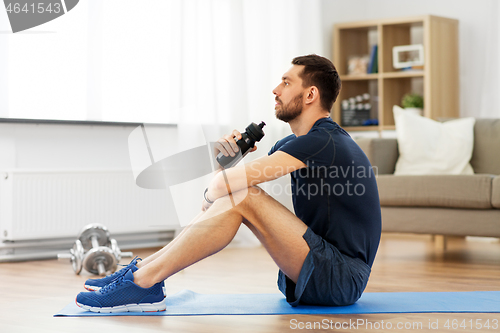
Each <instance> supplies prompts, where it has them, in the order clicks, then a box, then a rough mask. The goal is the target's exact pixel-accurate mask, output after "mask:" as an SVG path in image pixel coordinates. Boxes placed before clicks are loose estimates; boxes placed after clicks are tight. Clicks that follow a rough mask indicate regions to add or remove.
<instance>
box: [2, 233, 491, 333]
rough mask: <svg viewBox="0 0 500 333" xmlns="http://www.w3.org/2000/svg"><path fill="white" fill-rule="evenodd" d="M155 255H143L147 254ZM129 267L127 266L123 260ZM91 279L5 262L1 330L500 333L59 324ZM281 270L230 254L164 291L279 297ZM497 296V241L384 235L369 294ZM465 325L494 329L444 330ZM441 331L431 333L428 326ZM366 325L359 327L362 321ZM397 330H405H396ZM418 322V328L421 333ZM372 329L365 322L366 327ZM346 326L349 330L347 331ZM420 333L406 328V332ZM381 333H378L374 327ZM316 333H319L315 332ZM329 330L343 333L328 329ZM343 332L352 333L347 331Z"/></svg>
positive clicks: (141, 321)
mask: <svg viewBox="0 0 500 333" xmlns="http://www.w3.org/2000/svg"><path fill="white" fill-rule="evenodd" d="M153 250H154V249H148V250H138V251H136V252H135V254H138V255H140V256H143V257H144V256H147V255H148V254H149V253H151V252H152V251H153ZM123 261H126V260H123ZM89 276H90V275H89V274H88V273H85V274H83V273H82V275H80V276H77V275H75V274H74V273H73V271H72V269H71V268H70V265H69V263H63V262H58V261H56V260H47V261H37V262H25V263H4V264H0V281H1V288H0V332H2V333H13V332H30V333H31V332H33V333H42V332H47V333H49V332H50V333H54V332H64V333H69V332H71V333H72V332H85V333H88V332H110V333H111V332H120V333H123V332H196V333H203V332H288V331H307V332H312V331H313V330H307V329H302V330H300V329H293V327H294V325H293V324H291V321H292V323H299V322H302V323H303V324H304V325H306V324H307V322H321V321H322V320H323V319H327V320H328V321H330V320H332V322H333V323H336V322H339V323H344V322H349V321H351V322H352V321H358V320H360V321H361V320H363V321H364V322H365V323H366V322H370V323H371V324H370V325H372V328H371V329H370V326H368V327H366V326H363V325H361V326H360V327H358V329H357V330H355V331H356V332H364V331H366V332H371V331H379V332H380V331H387V330H384V329H382V327H386V326H387V325H388V323H389V322H390V323H391V325H392V327H393V329H392V330H391V331H392V332H407V331H412V330H414V331H417V330H418V331H419V332H431V331H432V332H445V331H446V332H448V331H461V332H470V331H474V332H479V331H488V332H500V328H497V329H493V327H491V323H492V321H493V320H498V321H500V314H487V313H476V314H460V313H459V314H452V313H450V314H380V315H336V316H323V315H321V316H189V317H163V316H162V317H92V318H61V317H58V318H54V317H52V316H53V314H55V313H56V312H58V311H59V310H61V309H62V308H63V307H64V306H66V305H67V304H68V303H69V302H72V301H73V300H74V298H75V296H76V294H77V293H78V292H80V291H82V290H83V287H82V285H83V282H84V281H85V280H86V279H87V278H88V277H89ZM276 276H277V268H276V266H275V264H274V263H273V261H272V260H271V259H270V258H269V257H268V255H267V253H266V252H265V250H263V249H262V248H251V249H241V248H228V249H225V250H223V251H221V252H220V253H218V254H216V255H215V256H213V257H211V258H208V259H206V260H204V261H202V262H199V263H198V264H196V265H194V266H192V267H190V268H187V269H185V270H184V271H182V272H180V273H179V274H177V275H176V276H174V277H172V278H171V279H169V280H168V281H167V293H169V294H173V293H175V292H177V291H180V290H182V289H191V290H193V291H196V292H199V293H276V292H278V291H277V288H276ZM473 290H500V243H498V242H495V243H487V242H469V241H465V240H463V239H454V240H452V241H450V242H449V243H448V250H447V251H446V252H443V251H442V250H439V249H436V247H435V244H434V243H433V241H432V239H431V237H430V236H411V235H390V234H389V235H388V234H385V235H383V237H382V242H381V245H380V250H379V253H378V255H377V259H376V261H375V264H374V266H373V271H372V275H371V278H370V282H369V283H368V287H367V289H366V292H382V291H383V292H394V291H473ZM454 319H455V320H456V321H457V322H458V323H461V322H462V321H463V320H464V319H465V320H466V323H467V324H468V323H469V320H471V319H472V320H473V322H474V323H475V322H476V320H477V319H480V320H481V322H483V323H485V322H486V320H488V319H489V320H490V329H489V330H488V329H482V330H475V329H472V330H471V329H464V328H460V327H459V328H458V329H456V330H453V329H451V328H450V329H446V328H445V327H444V325H445V323H446V321H447V320H450V323H451V322H452V321H453V320H454ZM436 321H437V322H438V325H439V329H438V330H432V329H429V327H428V326H429V322H432V323H435V322H436ZM360 323H361V322H360ZM398 323H401V324H400V325H399V326H402V325H403V326H402V327H403V328H402V329H400V330H398V329H395V328H396V327H397V326H398ZM418 323H421V328H422V329H417V327H418V328H420V327H419V326H418V325H419V324H418ZM365 325H367V324H365ZM344 326H345V325H344ZM405 326H406V327H407V328H410V327H412V326H414V327H415V328H414V329H413V328H411V329H405V328H404V327H405ZM377 327H378V328H379V329H378V330H377V329H376V328H377ZM314 331H321V330H319V329H316V330H314ZM324 331H325V332H332V331H339V332H341V331H343V330H338V329H335V328H328V329H325V330H324ZM344 331H353V330H352V329H346V330H344Z"/></svg>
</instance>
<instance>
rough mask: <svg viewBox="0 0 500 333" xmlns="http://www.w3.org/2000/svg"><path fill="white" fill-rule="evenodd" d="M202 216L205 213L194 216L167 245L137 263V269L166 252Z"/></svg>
mask: <svg viewBox="0 0 500 333" xmlns="http://www.w3.org/2000/svg"><path fill="white" fill-rule="evenodd" d="M203 214H205V212H200V213H199V214H198V215H196V216H195V217H194V219H193V221H192V222H191V223H190V224H188V225H187V226H185V227H184V229H182V231H181V232H180V233H179V234H178V235H177V236H176V237H175V238H174V239H172V240H171V241H170V242H169V243H168V244H167V245H165V246H164V247H162V248H161V249H159V250H158V251H156V252H155V253H153V254H152V255H150V256H148V257H147V258H144V259H142V261H140V262H138V263H137V267H138V268H141V267H144V266H145V265H147V264H149V263H150V262H152V261H153V260H155V259H156V258H158V257H159V256H161V255H162V254H163V253H164V252H166V251H167V250H168V249H169V248H170V247H171V246H172V245H173V244H175V242H177V241H178V240H179V239H180V238H181V237H182V235H183V234H184V233H186V232H187V230H188V229H189V228H190V227H191V226H192V225H193V224H194V223H195V222H196V221H197V220H198V219H200V217H201V216H203Z"/></svg>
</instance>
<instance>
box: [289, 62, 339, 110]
mask: <svg viewBox="0 0 500 333" xmlns="http://www.w3.org/2000/svg"><path fill="white" fill-rule="evenodd" d="M292 65H301V66H304V69H303V71H302V72H301V73H299V77H300V78H301V79H302V86H303V87H305V88H307V87H310V86H315V87H317V88H318V90H319V96H320V101H321V107H322V108H323V109H325V110H327V111H330V110H331V108H332V106H333V103H334V102H335V101H336V100H337V97H338V95H339V92H340V88H341V86H342V83H341V81H340V77H339V73H337V69H336V68H335V66H334V65H333V63H332V62H331V61H330V60H328V59H327V58H324V57H321V56H319V55H316V54H310V55H306V56H300V57H296V58H294V59H293V60H292Z"/></svg>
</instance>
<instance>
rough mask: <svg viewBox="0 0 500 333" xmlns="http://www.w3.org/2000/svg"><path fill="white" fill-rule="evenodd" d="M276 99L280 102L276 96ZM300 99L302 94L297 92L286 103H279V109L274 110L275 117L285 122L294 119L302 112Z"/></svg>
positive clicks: (301, 99)
mask: <svg viewBox="0 0 500 333" xmlns="http://www.w3.org/2000/svg"><path fill="white" fill-rule="evenodd" d="M276 101H278V102H280V104H281V100H280V99H279V98H278V97H276ZM302 101H303V96H302V94H300V93H299V94H298V95H297V96H295V97H294V98H293V100H292V101H290V102H289V103H288V104H286V105H284V104H281V110H276V112H275V114H276V118H278V119H279V120H282V121H284V122H285V123H288V122H290V121H292V120H294V119H295V118H297V117H298V116H300V114H301V113H302Z"/></svg>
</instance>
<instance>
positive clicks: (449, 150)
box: [393, 105, 476, 176]
mask: <svg viewBox="0 0 500 333" xmlns="http://www.w3.org/2000/svg"><path fill="white" fill-rule="evenodd" d="M393 112H394V121H395V123H396V135H397V137H398V148H399V158H398V162H397V163H396V170H395V171H394V174H395V175H398V176H399V175H473V174H474V170H472V167H471V165H470V163H469V162H470V159H471V156H472V151H473V148H474V123H475V121H476V120H475V119H474V118H472V117H468V118H460V119H454V120H450V121H446V122H444V123H441V122H438V121H435V120H432V119H429V118H426V117H422V116H418V115H416V114H413V113H411V112H408V111H405V110H404V109H402V108H400V107H398V106H397V105H394V108H393Z"/></svg>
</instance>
